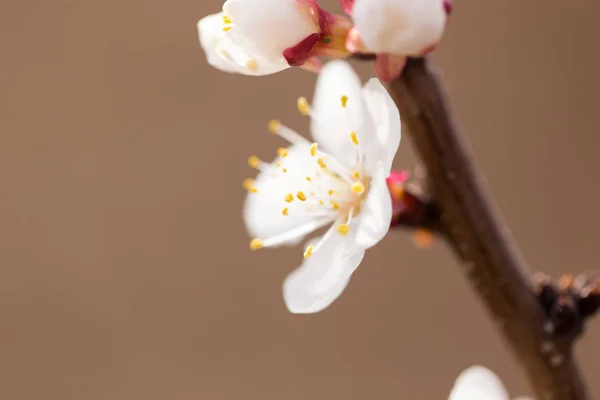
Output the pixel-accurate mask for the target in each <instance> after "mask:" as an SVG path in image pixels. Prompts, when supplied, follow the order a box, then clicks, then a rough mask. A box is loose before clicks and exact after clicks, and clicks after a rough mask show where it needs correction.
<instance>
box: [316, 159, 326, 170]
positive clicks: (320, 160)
mask: <svg viewBox="0 0 600 400" xmlns="http://www.w3.org/2000/svg"><path fill="white" fill-rule="evenodd" d="M317 164H319V166H320V167H321V168H323V169H325V168H327V164H325V160H323V159H322V158H319V159H317Z"/></svg>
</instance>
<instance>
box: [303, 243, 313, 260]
mask: <svg viewBox="0 0 600 400" xmlns="http://www.w3.org/2000/svg"><path fill="white" fill-rule="evenodd" d="M314 250H315V246H313V245H312V244H311V245H310V246H308V247H307V248H306V250H305V251H304V258H308V257H310V256H311V255H312V253H313V251H314Z"/></svg>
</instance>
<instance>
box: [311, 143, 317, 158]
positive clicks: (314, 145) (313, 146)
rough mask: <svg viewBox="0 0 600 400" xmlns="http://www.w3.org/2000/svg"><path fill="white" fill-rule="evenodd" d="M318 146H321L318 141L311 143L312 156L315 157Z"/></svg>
mask: <svg viewBox="0 0 600 400" xmlns="http://www.w3.org/2000/svg"><path fill="white" fill-rule="evenodd" d="M317 147H319V145H318V144H316V143H313V144H311V145H310V155H311V156H313V157H314V156H316V155H317Z"/></svg>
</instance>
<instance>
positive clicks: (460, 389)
mask: <svg viewBox="0 0 600 400" xmlns="http://www.w3.org/2000/svg"><path fill="white" fill-rule="evenodd" d="M448 400H510V397H509V395H508V393H507V391H506V389H505V388H504V385H503V384H502V381H500V379H499V378H498V377H497V376H496V374H494V373H493V372H492V371H490V370H489V369H487V368H485V367H482V366H479V365H475V366H472V367H470V368H468V369H466V370H465V371H463V372H462V373H461V374H460V375H459V376H458V378H457V379H456V382H455V383H454V387H453V388H452V391H451V392H450V397H448ZM515 400H532V399H530V398H529V397H519V398H515Z"/></svg>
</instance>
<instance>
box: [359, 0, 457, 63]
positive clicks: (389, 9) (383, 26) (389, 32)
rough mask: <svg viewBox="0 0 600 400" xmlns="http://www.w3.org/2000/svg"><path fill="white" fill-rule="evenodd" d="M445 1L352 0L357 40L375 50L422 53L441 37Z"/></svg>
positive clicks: (447, 5) (420, 54)
mask: <svg viewBox="0 0 600 400" xmlns="http://www.w3.org/2000/svg"><path fill="white" fill-rule="evenodd" d="M449 7H450V2H449V0H354V2H353V5H352V7H351V9H352V18H353V20H354V23H355V24H356V29H357V30H358V32H359V35H360V39H361V40H362V42H363V43H364V45H365V46H366V48H367V49H369V50H370V51H372V52H376V53H390V54H399V55H404V56H422V55H424V54H425V53H427V52H428V51H429V50H431V49H432V48H433V47H435V46H436V45H437V44H438V42H439V41H440V40H441V38H442V35H443V33H444V29H445V27H446V18H447V13H448V12H449Z"/></svg>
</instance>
